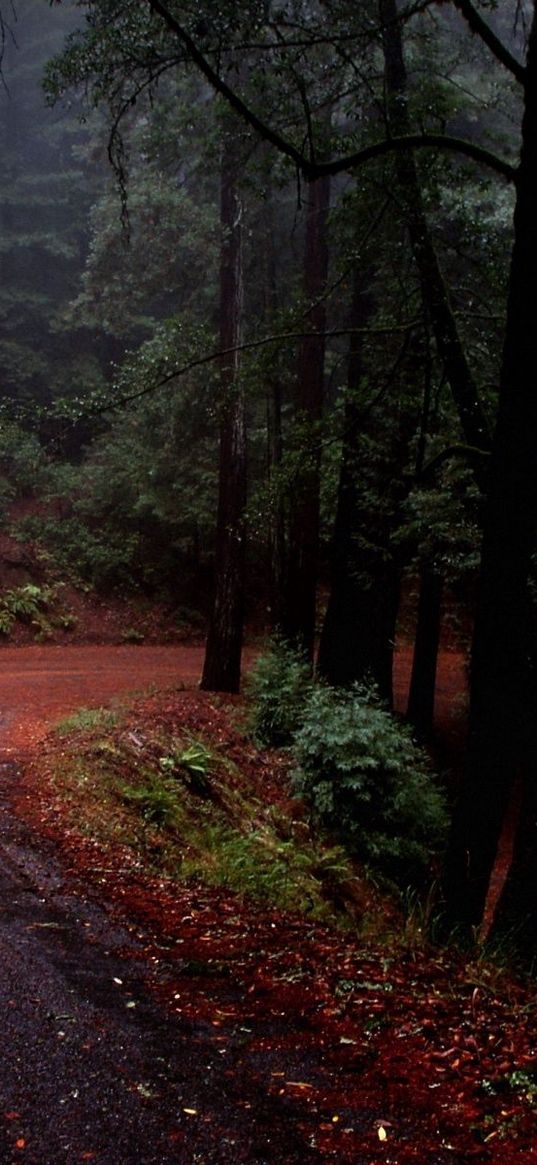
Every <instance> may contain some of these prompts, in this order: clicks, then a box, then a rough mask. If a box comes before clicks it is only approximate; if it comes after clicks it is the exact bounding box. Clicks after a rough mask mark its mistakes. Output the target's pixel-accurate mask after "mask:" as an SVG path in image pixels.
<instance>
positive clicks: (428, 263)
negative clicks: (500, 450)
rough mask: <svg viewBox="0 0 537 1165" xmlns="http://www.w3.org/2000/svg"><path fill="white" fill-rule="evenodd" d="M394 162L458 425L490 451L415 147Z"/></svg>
mask: <svg viewBox="0 0 537 1165" xmlns="http://www.w3.org/2000/svg"><path fill="white" fill-rule="evenodd" d="M379 11H380V18H381V21H382V26H383V46H384V61H385V79H386V97H387V115H388V130H389V132H393V133H394V134H402V135H405V134H408V133H410V132H411V124H410V119H409V114H408V106H407V99H406V91H407V77H406V68H405V62H404V56H403V45H402V40H401V27H400V23H399V20H398V14H397V5H396V0H379ZM394 166H395V170H396V174H397V181H398V187H399V193H400V196H401V197H402V199H403V213H404V217H405V222H406V225H407V229H408V233H409V236H410V242H411V245H412V251H413V255H414V261H415V264H416V267H417V269H418V274H419V277H420V282H421V286H422V295H423V300H424V303H426V304H427V308H428V312H429V318H430V321H431V327H432V330H433V334H434V338H435V343H436V348H437V351H438V355H439V357H440V360H441V361H442V364H443V367H444V371H445V375H446V379H447V381H448V383H449V386H450V389H451V393H452V396H453V400H454V402H455V405H456V408H457V412H458V416H459V421H460V425H461V428H462V431H463V433H464V436H465V439H466V441H467V443H468V445H470V446H472V447H475V448H476V449H478V450H480V451H485V452H488V451H489V450H490V447H491V441H490V436H489V432H488V425H487V420H486V417H485V414H484V412H483V409H482V408H481V404H480V401H479V394H478V392H477V388H476V385H475V382H474V379H473V376H472V373H471V371H470V368H469V366H468V362H467V360H466V357H465V354H464V349H463V347H462V344H461V340H460V337H459V334H458V330H457V324H456V320H455V317H454V315H453V311H452V308H451V304H450V301H449V295H448V292H447V288H446V285H445V283H444V278H443V275H442V272H441V270H440V266H439V263H438V259H437V257H436V251H435V249H434V245H433V241H432V237H431V232H430V230H429V225H428V222H427V217H426V214H425V210H424V206H423V199H422V196H421V187H420V182H419V178H418V173H417V170H416V164H415V161H414V157H413V155H412V153H396V154H395V159H394ZM485 462H486V459H483V458H476V459H475V460H474V462H473V470H474V475H475V478H476V481H477V484H478V486H479V488H480V489H481V491H482V492H483V493H486V489H487V480H488V467H487V465H486V464H485Z"/></svg>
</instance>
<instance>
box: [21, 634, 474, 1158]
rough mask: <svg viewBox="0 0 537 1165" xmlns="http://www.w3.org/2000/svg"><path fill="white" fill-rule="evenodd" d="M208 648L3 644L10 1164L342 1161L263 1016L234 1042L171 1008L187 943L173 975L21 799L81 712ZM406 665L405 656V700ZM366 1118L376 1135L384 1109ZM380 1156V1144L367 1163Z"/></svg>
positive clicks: (174, 670)
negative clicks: (60, 854) (35, 766)
mask: <svg viewBox="0 0 537 1165" xmlns="http://www.w3.org/2000/svg"><path fill="white" fill-rule="evenodd" d="M202 657H203V649H202V648H201V647H190V648H185V647H183V646H181V647H143V646H136V647H112V648H111V647H106V648H102V647H93V646H92V647H84V646H82V647H69V648H65V647H58V648H57V647H28V648H16V649H10V648H7V649H3V650H2V651H0V1013H1V1015H2V1055H1V1057H0V1165H17V1163H18V1162H25V1163H26V1165H53V1163H54V1165H76V1163H78V1162H82V1161H92V1162H95V1165H168V1163H170V1165H171V1163H172V1162H173V1163H174V1165H195V1163H196V1162H199V1163H200V1165H224V1163H228V1165H239V1163H242V1162H246V1163H248V1165H269V1163H272V1162H279V1163H280V1165H322V1163H323V1162H326V1161H327V1160H328V1159H330V1160H332V1159H334V1158H333V1155H332V1153H330V1154H329V1156H326V1155H325V1154H322V1153H320V1152H319V1150H318V1149H316V1148H315V1147H313V1144H311V1142H309V1140H308V1139H307V1138H306V1137H305V1135H303V1134H302V1133H301V1119H300V1116H299V1110H298V1109H297V1112H296V1113H295V1111H294V1108H293V1105H292V1104H290V1102H289V1099H288V1098H287V1099H285V1098H282V1099H281V1100H280V1098H279V1096H274V1095H272V1096H270V1097H268V1096H267V1094H266V1091H265V1090H264V1089H263V1086H262V1082H261V1081H262V1076H261V1075H260V1063H261V1061H260V1062H259V1063H258V1060H256V1058H255V1056H254V1055H253V1053H252V1056H253V1059H249V1058H248V1055H247V1052H246V1051H245V1050H244V1048H243V1045H244V1042H245V1040H246V1041H248V1039H249V1038H251V1037H250V1035H249V1034H248V1033H249V1032H250V1029H251V1023H250V1024H249V1026H244V1025H243V1026H241V1025H240V1024H238V1025H237V1027H236V1030H235V1029H233V1031H231V1032H230V1033H228V1036H227V1039H226V1042H225V1043H223V1044H219V1043H218V1036H217V1037H215V1029H214V1023H213V1022H209V1021H208V1020H207V1019H206V1018H201V1017H198V1016H197V1015H196V1017H195V1018H194V1019H192V1018H190V1019H189V1020H186V1019H185V1018H184V1017H181V1016H180V1015H175V1014H173V1013H170V1010H169V1008H166V1009H165V1007H164V1005H163V1006H162V1007H161V1006H160V1005H159V1003H158V1002H157V1000H158V998H159V990H158V989H160V988H164V989H165V988H166V983H172V982H175V979H174V978H173V976H174V975H175V976H177V973H178V963H177V951H176V952H175V954H176V958H175V964H174V966H173V968H171V965H170V964H169V963H167V950H166V947H165V945H163V946H162V949H160V947H159V946H158V943H157V946H156V947H155V936H154V935H153V936H151V938H149V937H148V936H147V935H146V934H145V933H144V930H143V928H140V926H138V925H135V924H131V923H129V922H128V921H122V922H118V920H117V916H115V915H114V914H113V913H112V910H111V907H110V906H106V905H102V904H100V902H98V901H96V900H95V892H94V893H93V895H91V894H87V893H86V887H85V886H84V888H83V889H81V887H80V885H79V884H77V887H76V891H75V889H74V888H73V883H72V882H71V881H69V879H67V878H66V874H65V871H64V870H62V868H61V866H60V865H59V863H58V861H57V858H56V855H55V852H54V849H53V847H52V846H51V845H49V843H48V842H46V841H43V840H40V839H38V838H36V837H35V836H34V834H33V833H31V831H30V829H29V827H28V826H27V825H26V824H25V823H24V822H23V821H21V820H20V819H19V817H18V816H16V815H15V814H14V813H13V812H12V810H11V808H10V794H11V792H12V791H13V790H14V789H15V788H16V787H17V785H18V782H19V770H18V764H19V763H20V762H21V760H22V761H23V760H24V755H25V753H26V751H27V750H28V749H29V748H30V747H31V746H35V744H36V743H39V740H40V739H42V737H43V736H44V734H45V733H46V731H47V729H48V728H49V727H50V725H51V724H53V723H54V722H55V721H57V720H59V719H61V718H62V717H64V716H65V715H66V714H68V713H69V712H71V711H73V710H74V709H76V708H78V707H80V706H81V705H98V704H101V703H108V702H109V701H111V700H112V701H113V700H114V699H117V698H121V697H122V696H123V695H126V694H127V693H130V692H134V691H139V690H140V689H143V688H147V687H148V685H152V684H154V685H156V686H158V687H165V686H168V685H170V686H177V684H186V685H191V684H195V683H196V682H197V680H198V679H199V676H200V672H201V666H202ZM405 670H406V664H405V663H403V665H402V670H401V668H400V670H399V672H398V677H397V687H398V692H399V697H400V699H402V691H403V686H404V673H405ZM459 672H460V668H459ZM450 682H451V681H450ZM188 917H191V916H190V915H188ZM187 925H188V924H187ZM267 925H268V924H267ZM179 941H182V940H179ZM180 949H184V948H180ZM155 950H156V951H157V954H156V955H155ZM149 952H151V953H149ZM169 957H170V956H169V954H168V958H169ZM196 966H197V964H196ZM194 969H195V971H196V973H197V974H198V973H199V971H198V970H196V968H194ZM190 973H191V972H190V970H189V971H187V974H190ZM291 986H292V985H291ZM154 988H155V989H157V990H154ZM207 989H208V991H209V993H211V991H212V987H211V982H210V981H209V982H208V988H207ZM215 990H216V987H215ZM164 993H165V991H164ZM239 993H240V988H239V986H238V985H237V983H236V982H235V980H234V978H233V976H230V977H229V979H226V978H225V977H224V979H223V981H222V982H221V983H219V986H218V1006H219V1008H220V1009H222V1010H221V1014H225V1013H226V1006H228V1005H230V1006H231V1007H232V1008H233V1007H236V1006H237V1004H238V1003H240V1000H239ZM160 994H161V995H162V991H161V992H160ZM226 1001H227V1002H226ZM243 1005H244V1001H243V1003H242V1004H241V1006H243ZM275 1014H276V1015H279V1013H278V1012H276V1013H275ZM282 1015H283V1012H282ZM218 1022H219V1021H218ZM275 1022H276V1023H280V1024H281V1023H283V1020H281V1019H279V1020H278V1019H276V1020H273V1019H271V1020H270V1023H269V1027H268V1028H267V1032H266V1033H265V1034H267V1033H268V1034H270V1033H271V1032H272V1026H273V1025H274V1023H275ZM271 1025H272V1026H271ZM216 1031H218V1028H217V1029H216ZM260 1031H261V1034H262V1035H263V1038H265V1035H264V1034H263V1032H264V1029H262V1028H260ZM262 1042H263V1040H261V1043H262ZM341 1042H342V1044H345V1043H346V1044H353V1042H354V1041H353V1040H352V1039H351V1040H349V1039H346V1040H344V1039H342V1041H341ZM256 1055H257V1056H258V1059H259V1055H260V1053H259V1051H258V1052H257V1053H256ZM286 1055H287V1053H286ZM324 1055H325V1053H324V1052H323V1046H322V1041H321V1042H320V1044H319V1048H318V1049H317V1045H316V1044H315V1046H314V1047H312V1048H311V1049H310V1050H309V1051H308V1052H307V1059H308V1067H307V1069H306V1067H305V1064H303V1063H302V1060H301V1056H300V1055H298V1052H297V1051H295V1052H294V1053H293V1057H294V1058H293V1063H292V1073H293V1080H296V1081H299V1084H298V1085H296V1087H297V1088H302V1087H304V1088H306V1085H302V1084H301V1083H300V1081H302V1080H304V1079H305V1078H307V1077H306V1076H305V1073H306V1070H307V1071H309V1073H310V1075H312V1074H313V1075H314V1074H315V1072H320V1071H321V1070H323V1071H324V1069H322V1065H323V1064H324ZM319 1057H320V1058H319ZM241 1058H244V1064H243V1066H242V1068H241V1062H242V1060H241ZM295 1061H296V1062H295ZM244 1065H246V1067H245V1066H244ZM285 1065H286V1069H287V1068H288V1065H287V1059H286V1060H285ZM276 1067H277V1068H278V1069H279V1070H278V1071H277V1072H276V1076H278V1077H279V1076H282V1077H283V1071H281V1070H280V1069H281V1065H280V1064H279V1063H278V1064H277V1065H276ZM289 1070H291V1069H289ZM267 1071H268V1069H267ZM268 1076H269V1078H271V1073H270V1072H268ZM307 1087H309V1085H308V1086H307ZM293 1103H294V1102H293ZM330 1119H332V1118H330ZM360 1119H361V1120H363V1122H364V1127H366V1128H369V1127H370V1126H371V1121H372V1111H370V1110H369V1108H367V1110H364V1113H363V1114H362V1116H361V1118H360ZM325 1127H326V1128H328V1129H330V1128H331V1124H330V1123H328V1124H326V1122H325V1125H323V1124H322V1123H321V1125H320V1128H321V1129H323V1128H325ZM345 1159H347V1158H345ZM375 1159H376V1158H375ZM444 1159H445V1158H444V1157H443V1156H442V1157H441V1158H440V1157H438V1162H440V1160H441V1161H442V1163H443V1162H444ZM370 1160H371V1153H370V1151H369V1152H367V1153H365V1154H364V1155H363V1156H362V1155H361V1154H360V1155H359V1157H355V1158H353V1165H368V1163H369V1161H370ZM450 1160H451V1158H450Z"/></svg>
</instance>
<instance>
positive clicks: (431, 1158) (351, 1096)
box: [17, 692, 537, 1165]
mask: <svg viewBox="0 0 537 1165" xmlns="http://www.w3.org/2000/svg"><path fill="white" fill-rule="evenodd" d="M185 731H186V732H188V734H189V735H190V736H191V737H192V736H194V737H196V738H198V739H199V738H200V737H202V738H203V739H205V740H210V741H211V742H212V743H214V745H215V746H216V747H217V748H218V750H219V751H220V753H221V754H223V755H225V756H226V757H227V758H228V759H230V760H231V761H232V762H233V764H234V766H235V767H234V768H233V769H232V770H230V771H231V773H232V776H231V777H230V782H231V785H232V786H233V785H234V784H236V783H237V781H238V782H239V784H240V782H241V781H243V782H244V785H245V787H247V789H249V791H250V793H249V795H251V794H252V790H253V791H255V795H256V803H258V804H259V806H263V805H265V806H266V805H267V803H270V804H272V805H274V804H275V803H276V804H277V805H278V806H279V808H280V814H282V813H285V812H286V811H288V812H289V815H290V819H291V818H292V817H293V814H294V807H293V804H292V802H289V794H288V789H287V787H286V765H285V763H284V762H283V761H281V760H280V759H279V758H278V757H277V756H274V757H271V756H270V754H260V755H259V754H257V752H256V750H255V749H254V748H253V747H252V745H251V742H249V741H248V740H247V739H246V738H245V736H244V735H243V734H242V732H241V730H240V727H239V726H238V724H237V719H236V709H235V708H234V706H233V704H231V705H229V704H225V703H223V702H221V701H218V700H215V699H211V698H210V697H208V696H206V695H204V694H202V693H194V692H184V693H168V694H166V695H161V696H158V695H154V696H151V697H149V698H147V699H145V700H139V701H138V702H137V703H136V704H135V705H133V706H132V707H131V708H130V709H129V710H128V711H126V712H125V713H124V715H123V716H122V717H121V718H120V720H119V721H118V722H117V723H115V724H114V726H110V728H109V733H108V736H107V739H108V741H109V745H110V747H112V748H114V749H116V752H115V753H114V764H116V765H117V764H119V765H120V767H121V766H123V765H124V764H125V759H124V758H125V756H127V755H128V753H125V752H124V751H121V748H120V746H121V747H123V745H124V743H125V740H127V741H130V747H131V755H135V750H136V749H141V750H142V751H143V748H144V747H145V743H146V742H147V741H154V740H155V738H157V739H161V738H163V737H164V736H167V737H169V738H172V737H176V736H178V735H180V734H181V733H184V732H185ZM131 737H134V740H131ZM101 739H102V729H101ZM121 742H123V745H122V743H121ZM137 742H139V743H137ZM94 744H95V728H93V729H92V728H91V727H86V728H84V727H83V728H82V729H80V728H78V729H75V728H72V729H71V730H69V731H67V732H64V733H63V734H62V735H53V736H51V737H50V738H49V740H48V742H47V744H46V746H45V748H44V749H43V750H40V753H39V755H38V756H36V757H35V759H34V762H33V763H32V764H31V765H30V766H28V768H27V771H26V775H25V778H24V782H23V785H22V788H21V790H20V793H19V796H18V799H17V808H18V812H19V813H20V814H22V815H23V816H24V817H26V818H27V819H30V820H31V821H32V823H33V825H34V826H35V827H36V828H37V829H38V830H39V831H41V832H42V833H45V834H47V835H48V836H49V837H50V836H52V837H53V838H54V839H55V841H56V843H57V844H58V845H59V846H60V848H61V850H62V853H63V859H64V863H65V866H66V869H67V870H68V871H69V875H70V877H71V878H72V879H73V880H74V882H75V884H76V882H77V880H78V881H79V882H81V883H83V885H84V887H85V890H86V892H87V890H88V887H90V888H91V892H92V893H94V894H95V895H97V896H99V897H101V898H104V899H105V900H106V901H108V902H109V904H110V909H111V910H112V911H113V912H117V914H118V915H120V916H121V917H122V918H127V919H130V920H131V924H132V926H133V928H135V929H136V930H138V931H139V932H140V934H141V935H142V936H143V942H144V949H145V957H146V959H147V969H148V982H149V984H150V988H151V990H152V992H153V993H154V994H155V995H156V996H157V998H158V1000H159V1001H160V1003H161V1005H162V1007H163V1008H165V1009H170V1010H171V1011H172V1012H173V1013H174V1014H175V1016H177V1017H180V1018H181V1021H182V1022H183V1023H184V1025H185V1030H190V1031H191V1033H192V1039H193V1041H195V1040H196V1033H199V1032H200V1031H203V1033H204V1035H206V1034H207V1033H210V1038H211V1042H213V1043H214V1047H215V1049H216V1051H217V1053H218V1055H219V1056H221V1057H222V1060H223V1062H224V1064H225V1066H226V1077H227V1078H229V1080H230V1082H231V1086H232V1095H233V1096H234V1097H235V1102H236V1105H237V1106H240V1107H242V1108H243V1109H244V1110H245V1111H250V1110H251V1118H252V1122H253V1124H255V1122H256V1116H258V1117H259V1119H261V1118H262V1121H263V1125H264V1127H265V1128H266V1126H267V1121H268V1122H269V1125H270V1121H271V1120H272V1121H273V1122H274V1125H275V1127H276V1124H277V1123H278V1122H279V1123H281V1122H282V1120H283V1121H285V1123H286V1125H287V1126H288V1127H289V1130H290V1131H292V1133H293V1136H294V1142H295V1144H296V1145H297V1154H298V1155H294V1156H293V1160H303V1161H304V1162H312V1163H313V1162H318V1163H320V1162H330V1161H341V1162H346V1163H349V1165H371V1163H372V1162H377V1161H382V1162H386V1165H389V1163H391V1165H407V1163H410V1162H416V1163H419V1165H447V1163H448V1162H449V1163H454V1165H463V1163H467V1162H468V1163H470V1162H483V1163H490V1165H513V1163H515V1162H516V1163H518V1165H526V1162H528V1163H529V1162H531V1161H534V1160H535V1161H537V1009H536V1002H537V1000H536V994H535V989H534V987H533V985H532V984H531V983H528V982H523V981H517V980H516V979H514V978H513V977H511V976H509V975H508V974H507V973H506V972H500V971H498V969H497V968H496V967H495V966H493V965H491V964H487V962H486V961H485V960H482V961H473V962H472V963H467V962H465V961H464V959H463V958H462V956H461V955H460V954H458V953H457V952H456V951H455V950H451V949H450V950H441V949H435V948H434V947H430V946H429V945H428V944H427V943H426V942H424V940H423V936H422V935H421V934H420V929H419V914H416V915H415V916H414V917H413V918H411V919H410V921H408V920H407V922H406V924H405V925H404V926H403V924H401V927H402V930H403V933H401V927H400V926H399V925H398V920H397V916H396V914H395V913H394V912H393V911H392V912H391V913H390V912H388V915H387V916H386V917H383V916H382V915H381V916H380V917H377V918H376V920H375V925H373V920H372V915H373V914H374V912H375V910H376V911H377V912H381V911H382V909H383V907H382V900H381V898H380V896H378V895H377V896H375V895H374V894H373V901H371V900H370V898H368V891H367V888H365V887H362V888H361V895H362V897H361V900H360V894H358V895H357V899H356V901H357V902H360V909H358V907H357V906H356V902H355V907H356V909H355V910H354V919H355V920H354V922H352V923H351V925H350V927H349V928H348V929H346V930H345V929H341V927H336V926H331V925H327V924H326V923H325V922H321V921H317V920H315V919H313V918H312V917H311V916H309V915H308V909H307V907H308V903H307V902H306V903H305V910H304V911H302V913H299V912H297V911H295V913H286V912H284V911H282V910H277V909H274V908H271V907H269V906H267V905H266V904H261V903H259V902H257V903H256V902H253V901H251V900H250V899H249V898H248V897H247V895H246V894H244V893H242V894H238V893H237V892H236V891H233V890H231V889H229V888H228V887H226V886H209V885H206V884H205V885H204V884H203V883H202V882H200V881H199V880H196V879H195V878H193V877H190V878H189V880H188V881H187V882H186V883H185V882H178V881H176V880H174V879H173V878H171V877H170V875H169V874H168V873H166V874H164V873H157V872H155V871H156V869H157V868H158V863H159V861H160V857H161V855H160V857H159V854H158V852H157V851H158V846H157V847H156V849H155V844H156V843H155V842H154V839H153V842H152V844H153V869H152V870H149V869H148V868H147V863H148V861H149V856H150V846H148V845H147V835H144V838H145V841H144V844H145V857H144V856H143V855H142V856H140V849H139V847H138V848H137V847H136V846H134V845H131V844H130V841H129V839H128V835H126V834H125V833H123V834H121V835H118V837H117V839H116V841H115V842H114V834H113V830H112V831H109V833H108V837H107V836H106V829H104V827H103V826H104V823H103V821H102V820H100V818H99V809H98V804H99V801H98V797H95V790H94V791H93V793H92V794H91V796H85V795H84V796H82V795H81V796H80V799H79V801H78V804H77V803H76V801H75V799H74V796H73V794H74V789H73V786H72V785H70V783H69V780H64V779H63V778H62V775H61V774H62V773H63V774H64V776H65V774H67V773H68V772H69V769H70V766H71V765H72V758H73V755H74V754H77V755H78V756H79V757H80V756H81V755H82V754H84V751H85V750H86V753H87V752H88V751H89V752H91V750H92V749H93V748H94ZM118 749H119V754H118V752H117V750H118ZM132 750H134V752H132ZM118 756H119V759H118ZM237 774H242V776H239V777H238V776H237ZM126 775H127V774H126ZM129 779H132V773H131V776H130V778H129ZM78 790H79V793H80V786H78ZM118 812H119V813H120V816H121V813H122V812H123V809H118ZM259 812H262V810H261V809H260V810H259ZM99 838H100V840H99ZM144 863H145V864H144ZM360 913H361V916H362V920H363V919H364V918H365V920H366V924H367V925H366V930H368V931H369V937H368V936H367V934H364V933H362V932H360V923H359V919H358V915H360ZM383 928H384V930H385V932H386V933H385V935H384V937H382V930H383ZM260 1088H261V1089H262V1090H263V1091H264V1092H265V1093H266V1102H265V1105H264V1109H263V1113H262V1114H261V1113H259V1112H258V1108H259V1100H258V1099H256V1098H258V1097H259V1092H260ZM185 1116H186V1117H187V1118H188V1119H189V1120H192V1121H198V1122H203V1121H204V1120H205V1119H206V1114H205V1113H204V1105H203V1094H202V1092H200V1094H199V1095H198V1096H196V1097H194V1098H193V1101H192V1106H191V1108H189V1111H188V1112H187V1113H185ZM223 1119H224V1120H225V1114H223ZM220 1123H222V1122H220ZM216 1135H218V1137H219V1138H222V1136H224V1135H225V1133H223V1132H222V1127H220V1128H219V1130H218V1133H216V1130H215V1136H216ZM252 1152H254V1151H253V1150H252V1149H250V1150H249V1151H248V1157H247V1158H245V1157H244V1156H241V1155H240V1150H239V1149H238V1148H237V1150H236V1152H235V1150H234V1148H233V1145H232V1144H230V1145H229V1157H228V1158H227V1159H229V1160H230V1161H237V1162H240V1161H242V1160H248V1161H249V1162H251V1165H256V1163H257V1165H263V1163H264V1161H266V1160H272V1159H273V1157H269V1156H267V1151H266V1147H265V1149H263V1148H262V1147H261V1146H260V1147H259V1151H258V1153H257V1154H256V1153H255V1152H254V1155H252ZM178 1159H181V1158H178Z"/></svg>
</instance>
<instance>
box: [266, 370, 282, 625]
mask: <svg viewBox="0 0 537 1165" xmlns="http://www.w3.org/2000/svg"><path fill="white" fill-rule="evenodd" d="M267 436H268V475H269V485H270V487H271V499H270V519H269V532H268V543H269V558H270V561H269V576H270V612H271V623H272V627H273V628H274V629H279V628H281V624H282V619H283V605H282V604H283V596H284V588H285V563H286V553H285V550H286V547H285V515H284V509H283V497H282V485H281V481H280V479H279V473H280V471H281V467H282V460H283V433H282V387H281V382H280V380H279V377H278V375H277V372H276V375H275V376H274V378H271V381H270V383H269V394H268V396H267Z"/></svg>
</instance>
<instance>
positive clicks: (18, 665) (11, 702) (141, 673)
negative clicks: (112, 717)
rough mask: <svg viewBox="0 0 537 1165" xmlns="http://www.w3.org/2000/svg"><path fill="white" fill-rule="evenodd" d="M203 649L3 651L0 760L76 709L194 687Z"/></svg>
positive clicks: (22, 749)
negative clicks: (145, 691)
mask: <svg viewBox="0 0 537 1165" xmlns="http://www.w3.org/2000/svg"><path fill="white" fill-rule="evenodd" d="M202 665H203V647H185V646H180V647H143V646H136V647H127V646H122V647H110V646H106V647H94V646H91V647H87V646H69V647H50V646H43V647H38V646H35V647H34V646H32V647H13V648H10V647H7V648H3V649H2V650H1V651H0V755H1V754H3V755H7V756H17V757H20V756H21V754H24V752H25V751H26V750H27V748H28V747H30V746H31V745H33V744H35V743H36V742H37V741H38V740H39V739H40V738H42V737H43V736H44V735H45V733H46V732H47V731H48V729H49V728H50V726H51V725H52V724H54V723H55V722H56V721H58V720H61V719H62V717H64V716H67V715H68V714H69V713H70V712H73V711H74V710H75V709H76V708H80V707H81V706H89V707H94V706H97V705H99V704H106V703H108V702H109V701H111V700H114V699H115V698H118V697H121V696H124V695H126V694H127V693H129V692H136V691H140V690H141V689H144V688H147V687H148V686H149V685H151V684H154V685H155V686H157V687H167V686H170V685H177V684H188V685H191V684H195V683H196V682H197V681H198V680H199V678H200V675H201V669H202Z"/></svg>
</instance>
